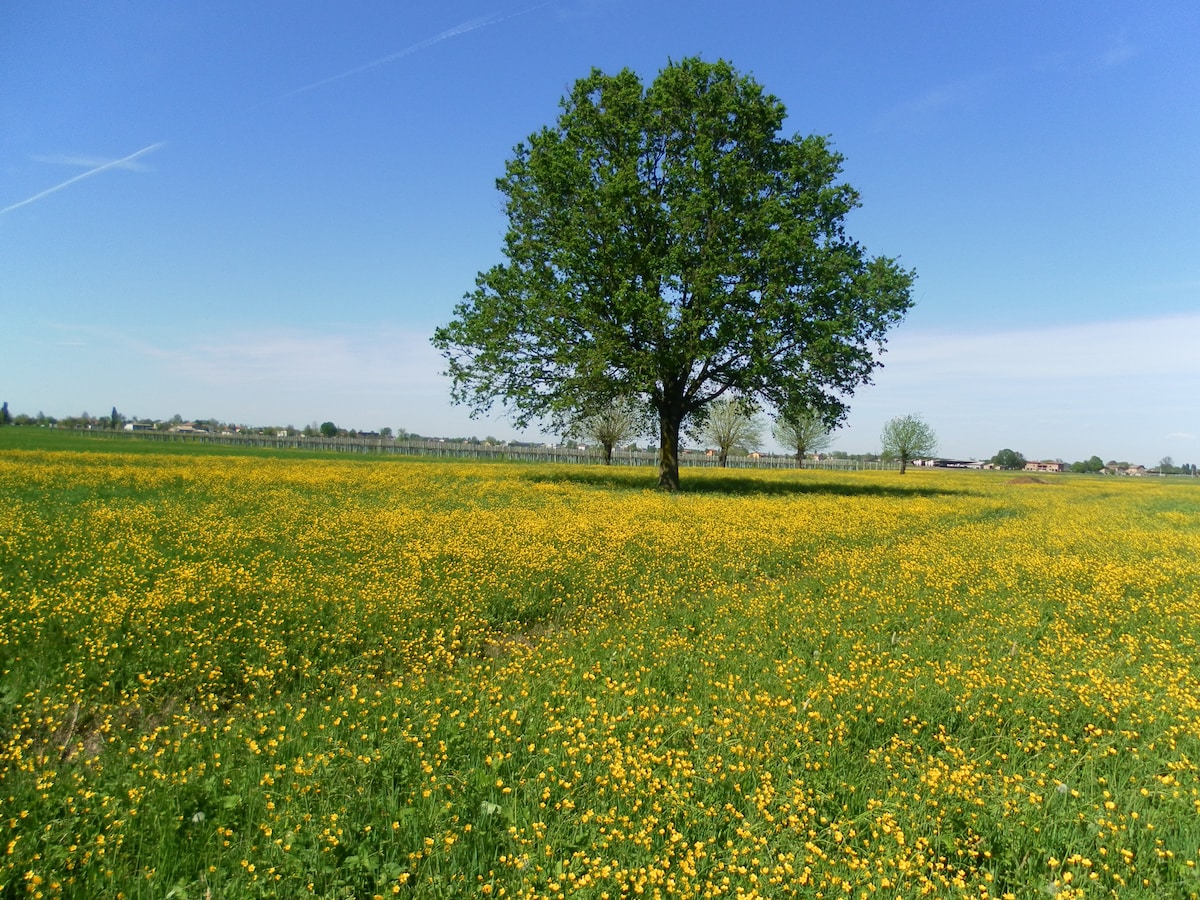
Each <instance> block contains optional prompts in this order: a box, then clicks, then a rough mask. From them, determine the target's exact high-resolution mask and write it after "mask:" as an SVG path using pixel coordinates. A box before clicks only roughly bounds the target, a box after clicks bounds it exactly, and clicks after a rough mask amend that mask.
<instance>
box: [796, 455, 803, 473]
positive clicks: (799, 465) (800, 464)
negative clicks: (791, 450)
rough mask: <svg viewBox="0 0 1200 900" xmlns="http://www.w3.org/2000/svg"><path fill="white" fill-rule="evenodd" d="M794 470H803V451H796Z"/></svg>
mask: <svg viewBox="0 0 1200 900" xmlns="http://www.w3.org/2000/svg"><path fill="white" fill-rule="evenodd" d="M796 468H797V469H803V468H804V451H803V450H797V451H796Z"/></svg>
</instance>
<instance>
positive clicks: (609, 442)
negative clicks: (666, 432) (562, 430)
mask: <svg viewBox="0 0 1200 900" xmlns="http://www.w3.org/2000/svg"><path fill="white" fill-rule="evenodd" d="M641 428H642V420H641V419H640V417H639V415H638V411H637V409H636V407H635V406H634V405H633V404H632V403H630V402H629V401H628V400H617V401H614V402H613V403H612V404H610V405H609V406H608V407H607V408H605V409H602V410H600V412H598V413H595V414H593V415H590V416H586V417H584V418H583V419H580V420H579V421H578V422H577V423H576V425H575V427H574V428H573V429H572V431H571V433H572V434H577V435H580V436H582V437H583V438H584V439H586V440H592V441H595V442H596V443H597V444H599V445H600V447H601V448H602V449H603V451H604V464H605V465H606V466H607V465H611V464H612V452H613V447H615V446H616V445H617V444H619V443H620V442H621V441H624V440H628V439H629V438H631V437H634V436H635V435H637V434H638V433H640V431H641Z"/></svg>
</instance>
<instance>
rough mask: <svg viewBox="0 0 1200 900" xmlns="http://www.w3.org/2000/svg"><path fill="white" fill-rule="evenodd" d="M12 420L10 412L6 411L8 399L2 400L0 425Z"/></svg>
mask: <svg viewBox="0 0 1200 900" xmlns="http://www.w3.org/2000/svg"><path fill="white" fill-rule="evenodd" d="M11 421H12V413H10V412H9V411H8V401H7V400H5V401H4V405H3V406H0V425H7V424H9V423H10V422H11Z"/></svg>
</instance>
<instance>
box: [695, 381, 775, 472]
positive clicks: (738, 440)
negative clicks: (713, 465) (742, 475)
mask: <svg viewBox="0 0 1200 900" xmlns="http://www.w3.org/2000/svg"><path fill="white" fill-rule="evenodd" d="M762 432H763V425H762V422H761V421H760V420H759V418H758V416H757V415H755V412H754V409H753V408H752V407H750V406H748V404H746V403H745V401H743V400H742V399H741V398H739V397H730V396H724V397H721V398H719V399H717V400H714V401H713V402H712V403H710V404H709V406H708V409H706V410H705V419H704V427H703V429H702V431H701V434H702V435H703V437H704V439H705V440H708V441H711V442H712V443H714V444H716V446H717V460H718V463H719V464H720V466H721V468H722V469H723V468H725V465H726V464H727V463H728V461H729V451H730V450H733V449H735V448H741V449H743V450H746V451H751V450H757V449H758V447H759V445H760V444H762Z"/></svg>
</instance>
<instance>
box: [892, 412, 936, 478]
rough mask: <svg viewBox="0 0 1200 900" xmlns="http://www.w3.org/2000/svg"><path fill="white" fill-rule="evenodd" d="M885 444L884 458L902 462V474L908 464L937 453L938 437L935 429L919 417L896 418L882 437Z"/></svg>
mask: <svg viewBox="0 0 1200 900" xmlns="http://www.w3.org/2000/svg"><path fill="white" fill-rule="evenodd" d="M880 442H881V443H882V444H883V458H884V459H896V460H899V461H900V474H901V475H903V474H904V470H905V469H906V468H907V467H908V464H909V463H910V462H912V461H913V460H914V459H916V458H917V457H918V456H926V455H929V454H932V453H936V452H937V435H935V434H934V433H933V429H932V428H930V427H929V425H928V424H927V423H926V422H925V420H924V419H922V418H921V417H920V416H917V415H907V416H896V418H894V419H888V421H887V422H886V423H885V424H884V426H883V433H882V434H881V435H880Z"/></svg>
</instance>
